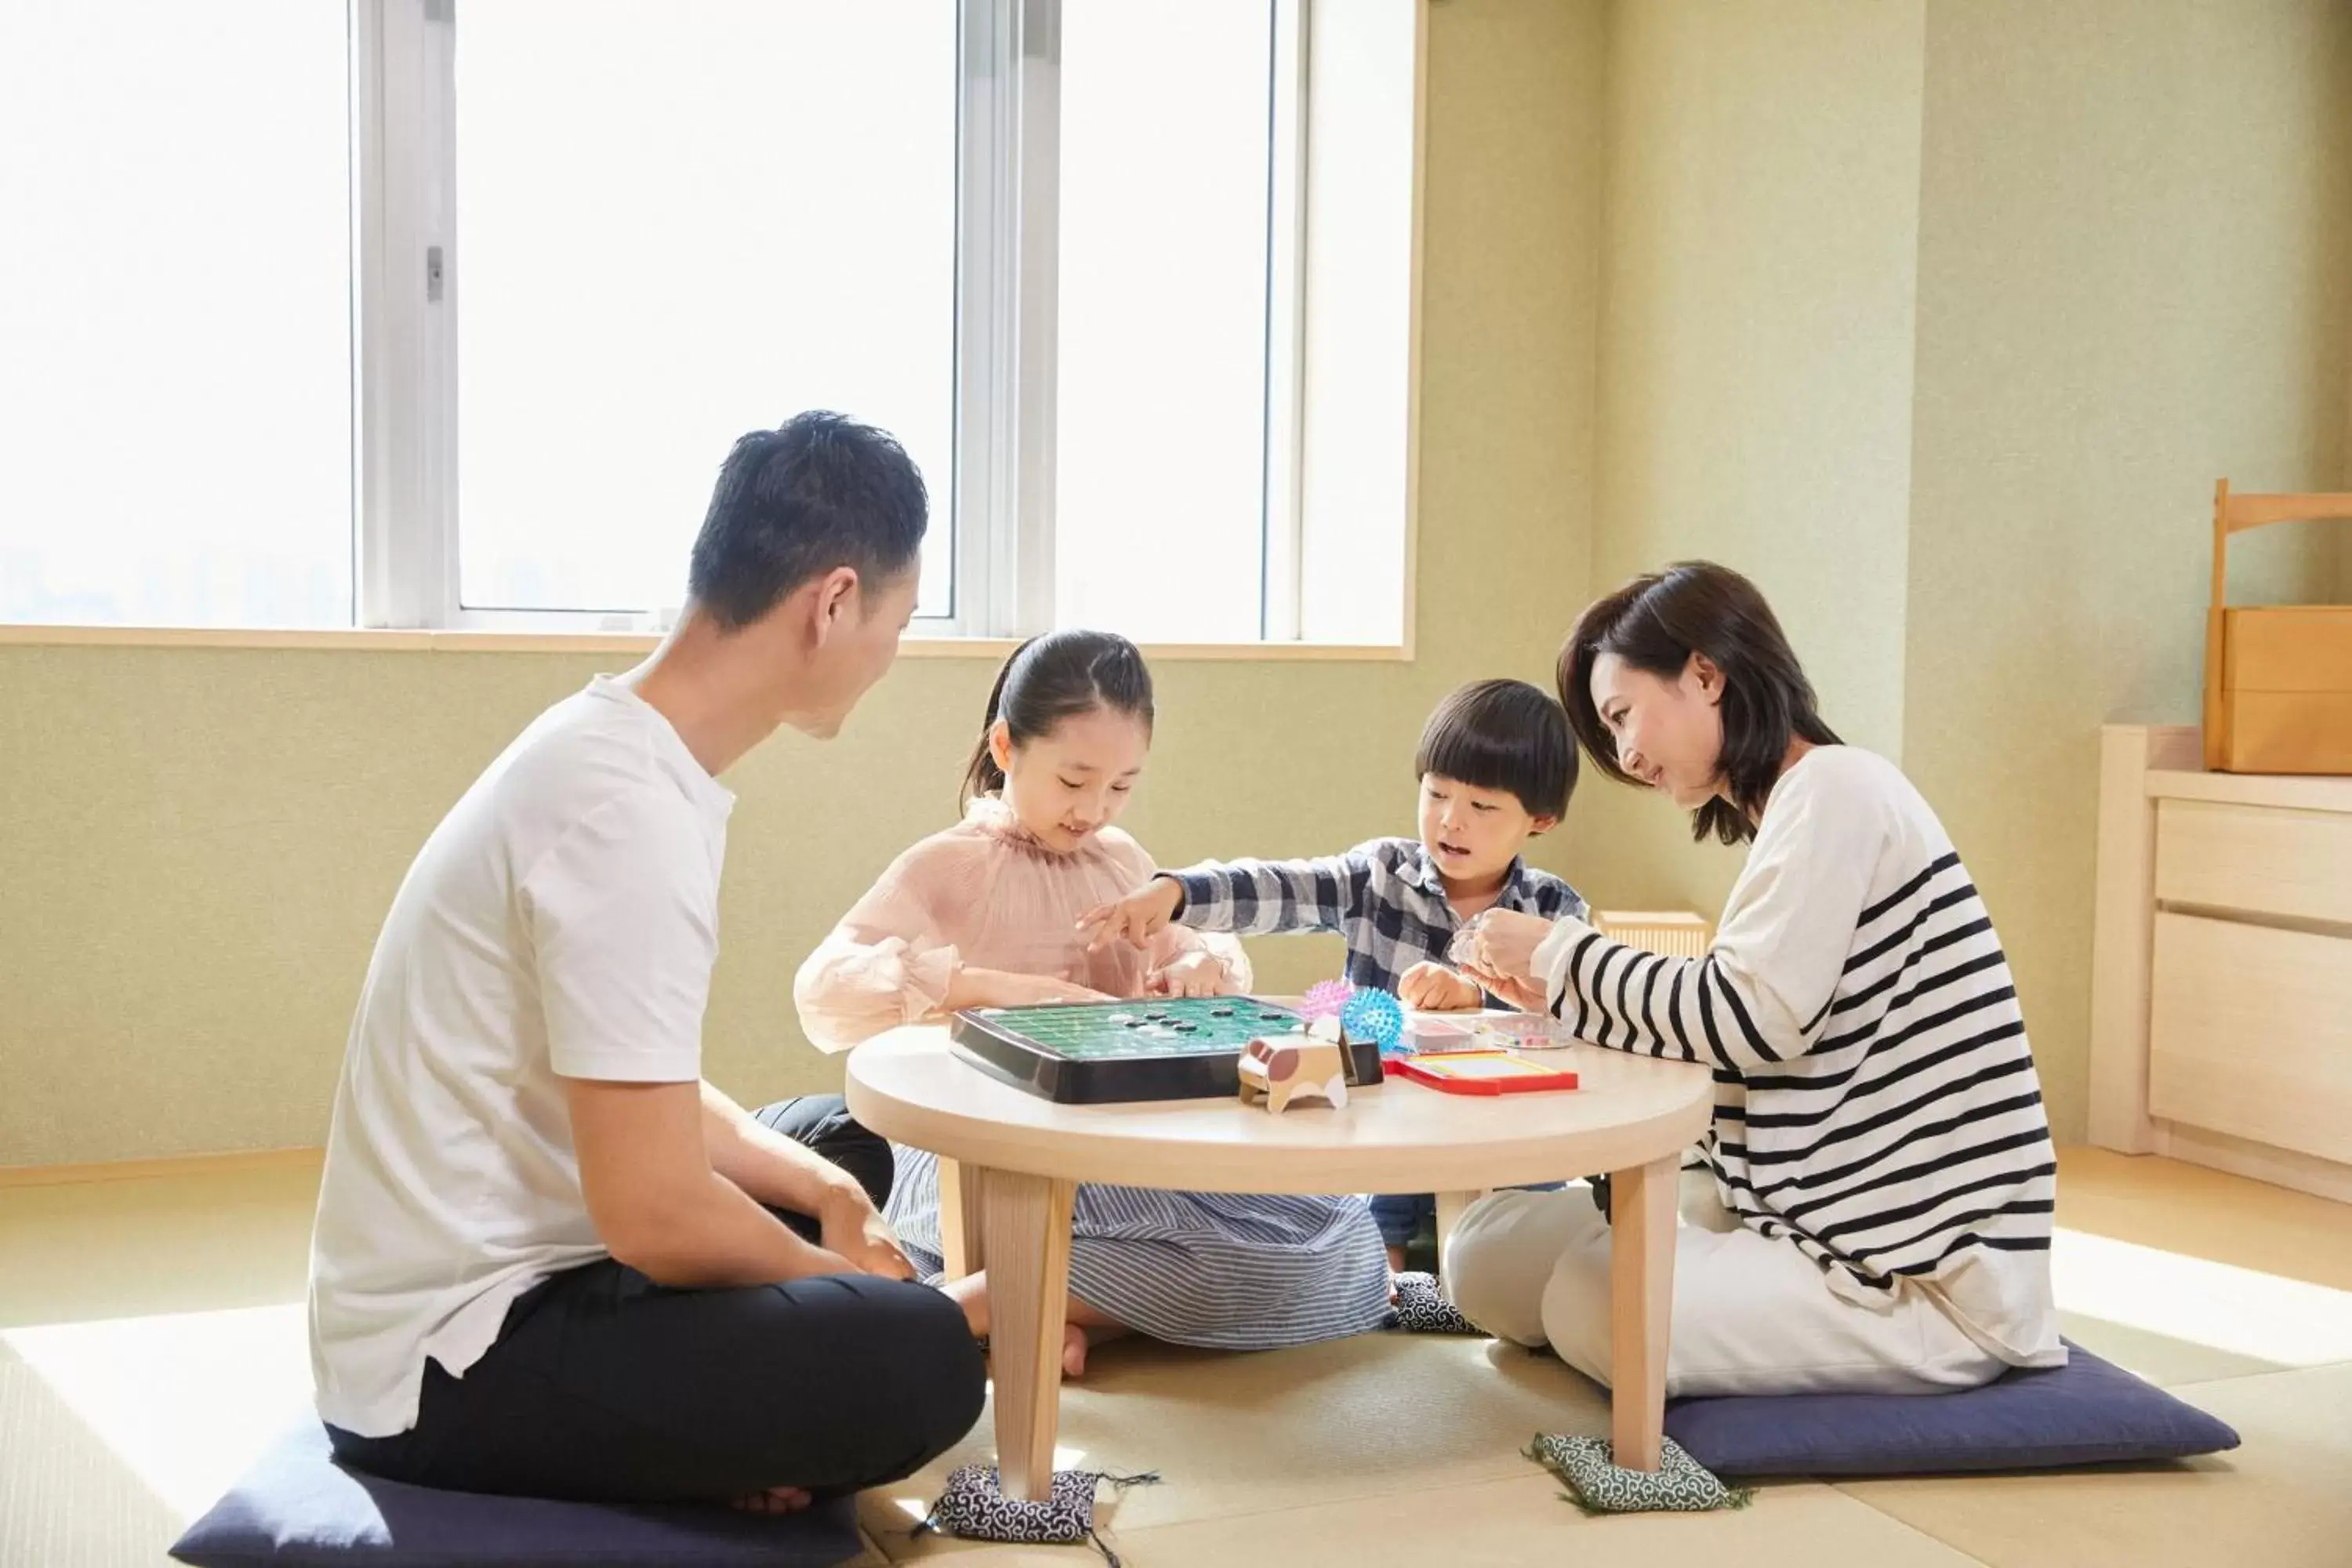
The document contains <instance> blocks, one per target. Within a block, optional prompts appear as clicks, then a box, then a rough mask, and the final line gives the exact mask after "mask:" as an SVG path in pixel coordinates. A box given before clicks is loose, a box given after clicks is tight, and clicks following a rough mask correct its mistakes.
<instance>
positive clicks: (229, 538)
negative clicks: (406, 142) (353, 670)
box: [0, 0, 352, 626]
mask: <svg viewBox="0 0 2352 1568" xmlns="http://www.w3.org/2000/svg"><path fill="white" fill-rule="evenodd" d="M347 47H348V39H347V37H346V32H345V26H344V16H343V12H342V10H341V7H340V6H335V5H320V4H319V3H318V0H236V3H235V4H225V5H201V6H198V5H184V4H181V3H180V0H73V3H72V4H70V5H0V214H5V215H6V218H5V221H6V223H7V226H8V240H7V244H6V246H5V250H0V345H5V347H0V429H5V432H6V436H5V442H6V450H7V454H8V455H7V460H6V461H5V463H0V621H97V622H118V623H120V622H131V623H142V624H149V625H181V626H350V625H351V624H352V321H351V247H350V233H351V197H352V189H351V175H350V144H349V140H348V136H347V133H346V126H347V123H348V119H349V111H350V103H349V96H348V90H347V87H346V72H345V68H344V59H345V55H346V50H347Z"/></svg>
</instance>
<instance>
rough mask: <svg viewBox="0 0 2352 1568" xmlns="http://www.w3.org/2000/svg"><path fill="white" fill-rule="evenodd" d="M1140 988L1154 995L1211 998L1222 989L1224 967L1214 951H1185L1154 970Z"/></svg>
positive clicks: (1223, 986)
mask: <svg viewBox="0 0 2352 1568" xmlns="http://www.w3.org/2000/svg"><path fill="white" fill-rule="evenodd" d="M1143 988H1144V990H1145V991H1147V992H1148V993H1150V994H1151V995H1154V996H1214V995H1216V994H1219V993H1220V992H1222V991H1223V990H1224V988H1225V966H1224V963H1223V961H1221V960H1220V959H1219V958H1218V957H1217V955H1216V954H1215V953H1213V952H1188V953H1185V954H1183V955H1181V957H1179V958H1176V959H1174V960H1172V961H1171V963H1168V964H1167V965H1165V966H1164V967H1162V968H1160V969H1159V970H1157V971H1155V972H1154V973H1152V975H1151V977H1150V979H1149V980H1147V981H1145V982H1144V984H1143Z"/></svg>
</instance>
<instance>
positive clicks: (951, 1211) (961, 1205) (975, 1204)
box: [939, 1160, 988, 1279]
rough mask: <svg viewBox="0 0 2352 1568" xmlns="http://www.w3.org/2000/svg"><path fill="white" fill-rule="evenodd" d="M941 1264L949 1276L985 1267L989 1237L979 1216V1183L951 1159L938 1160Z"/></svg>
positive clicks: (965, 1273)
mask: <svg viewBox="0 0 2352 1568" xmlns="http://www.w3.org/2000/svg"><path fill="white" fill-rule="evenodd" d="M939 1171H940V1267H941V1268H944V1269H945V1270H946V1271H947V1277H948V1278H949V1279H962V1278H963V1277H964V1276H965V1275H967V1274H977V1273H979V1272H980V1271H981V1270H982V1269H983V1268H987V1267H988V1256H987V1247H988V1237H987V1231H986V1227H985V1226H982V1224H981V1218H980V1186H981V1184H980V1183H979V1182H977V1181H975V1180H973V1179H972V1177H971V1175H970V1174H967V1173H965V1171H964V1169H963V1167H962V1166H961V1165H959V1164H958V1163H956V1162H955V1161H953V1160H941V1161H940V1162H939Z"/></svg>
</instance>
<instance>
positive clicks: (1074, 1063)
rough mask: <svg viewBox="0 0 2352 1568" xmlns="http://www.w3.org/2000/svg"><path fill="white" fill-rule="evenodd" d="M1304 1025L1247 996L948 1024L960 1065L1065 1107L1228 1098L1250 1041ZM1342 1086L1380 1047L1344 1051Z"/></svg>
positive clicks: (985, 1016) (988, 1010)
mask: <svg viewBox="0 0 2352 1568" xmlns="http://www.w3.org/2000/svg"><path fill="white" fill-rule="evenodd" d="M1305 1027H1306V1020H1305V1019H1303V1018H1301V1017H1300V1016H1298V1014H1297V1013H1296V1012H1294V1011H1292V1010H1291V1009H1290V1008H1287V1007H1281V1006H1276V1005H1274V1004H1273V1003H1270V1002H1260V1001H1257V1000H1255V998H1253V997H1248V996H1174V997H1161V998H1153V999H1147V1000H1142V1001H1135V1002H1084V1003H1063V1004H1056V1005H1047V1006H1040V1007H975V1008H971V1009H969V1010H967V1011H965V1012H961V1013H958V1014H957V1015H956V1016H955V1025H954V1028H953V1031H952V1033H953V1037H954V1039H955V1043H956V1045H957V1046H958V1047H960V1048H961V1051H962V1053H963V1055H964V1058H965V1059H967V1060H969V1061H971V1062H975V1063H977V1064H978V1065H980V1066H981V1067H982V1068H987V1069H988V1070H989V1071H990V1072H992V1073H994V1074H996V1075H997V1076H998V1077H999V1078H1002V1079H1007V1080H1008V1081H1010V1082H1012V1083H1015V1084H1018V1085H1019V1086H1020V1087H1021V1088H1023V1089H1027V1090H1028V1091H1029V1092H1030V1093H1032V1094H1035V1095H1041V1096H1043V1097H1044V1098H1045V1099H1047V1100H1056V1101H1059V1102H1060V1103H1062V1104H1064V1105H1108V1104H1115V1103H1118V1102H1120V1101H1124V1100H1202V1099H1207V1098H1209V1097H1211V1096H1213V1095H1231V1094H1234V1093H1237V1092H1238V1090H1239V1089H1240V1087H1241V1079H1240V1076H1239V1075H1238V1074H1237V1073H1236V1072H1235V1070H1234V1063H1235V1062H1237V1061H1239V1060H1240V1059H1241V1054H1242V1051H1243V1049H1244V1047H1247V1046H1248V1044H1249V1043H1250V1042H1251V1041H1252V1040H1254V1039H1260V1038H1266V1037H1275V1036H1280V1035H1295V1034H1297V1033H1298V1032H1299V1031H1300V1030H1301V1029H1303V1028H1305ZM1347 1058H1348V1081H1349V1083H1350V1084H1373V1083H1378V1082H1380V1081H1381V1053H1380V1047H1378V1046H1376V1045H1373V1044H1371V1043H1370V1042H1369V1041H1364V1042H1358V1041H1355V1040H1353V1039H1351V1040H1350V1041H1349V1044H1348V1049H1347Z"/></svg>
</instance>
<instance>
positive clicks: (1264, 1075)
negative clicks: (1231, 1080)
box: [1236, 1034, 1348, 1113]
mask: <svg viewBox="0 0 2352 1568" xmlns="http://www.w3.org/2000/svg"><path fill="white" fill-rule="evenodd" d="M1236 1070H1238V1071H1239V1073H1240V1075H1241V1085H1242V1090H1241V1093H1242V1103H1243V1104H1244V1105H1252V1104H1258V1103H1263V1104H1264V1105H1265V1108H1266V1110H1269V1111H1274V1112H1277V1113H1278V1112H1280V1111H1282V1110H1286V1109H1287V1108H1288V1107H1289V1105H1290V1102H1291V1101H1293V1100H1297V1099H1299V1098H1301V1097H1302V1096H1303V1097H1305V1098H1307V1099H1309V1100H1322V1101H1324V1102H1325V1103H1326V1104H1328V1105H1331V1106H1333V1107H1343V1106H1345V1105H1346V1104H1347V1103H1348V1068H1347V1052H1346V1051H1345V1050H1344V1049H1343V1048H1342V1047H1340V1046H1339V1042H1338V1041H1336V1040H1326V1039H1318V1038H1316V1037H1313V1036H1311V1035H1304V1034H1300V1035H1277V1036H1276V1037H1274V1038H1272V1039H1270V1040H1267V1039H1259V1040H1252V1041H1251V1042H1250V1043H1249V1046H1248V1047H1247V1048H1246V1049H1244V1051H1243V1052H1242V1056H1241V1060H1240V1062H1239V1063H1238V1064H1236Z"/></svg>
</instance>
